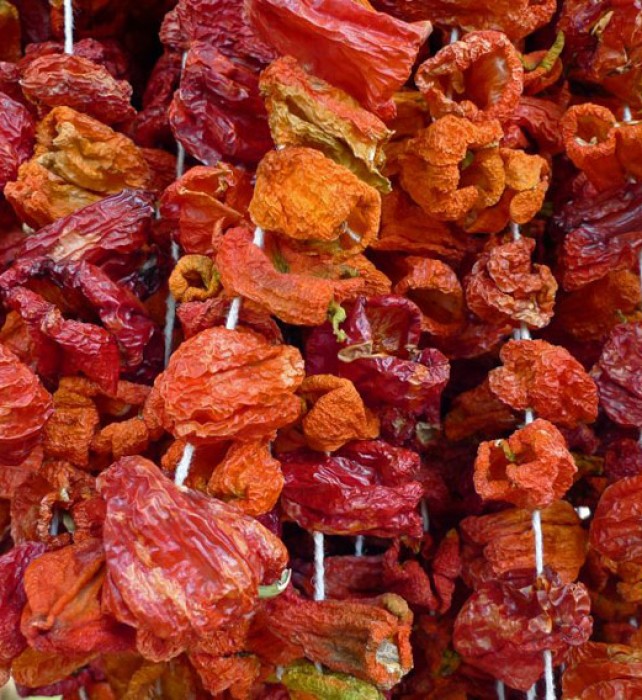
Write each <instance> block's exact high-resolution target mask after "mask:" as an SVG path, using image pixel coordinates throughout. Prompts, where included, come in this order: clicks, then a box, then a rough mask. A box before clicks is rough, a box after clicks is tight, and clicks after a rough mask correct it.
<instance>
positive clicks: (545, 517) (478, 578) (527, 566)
mask: <svg viewBox="0 0 642 700" xmlns="http://www.w3.org/2000/svg"><path fill="white" fill-rule="evenodd" d="M541 518H542V539H543V546H544V551H545V552H546V561H547V562H548V564H549V565H550V567H551V568H552V569H553V570H554V571H555V572H556V573H557V574H558V575H559V576H560V578H561V580H562V582H563V583H571V582H572V581H574V580H575V579H576V578H577V577H578V573H579V571H580V569H581V567H582V566H583V565H584V563H585V561H586V554H587V549H588V536H587V533H586V531H585V530H583V529H582V526H581V521H580V519H579V517H578V515H577V513H576V512H575V511H574V510H573V507H572V506H571V504H570V503H567V502H565V501H556V502H555V503H553V504H552V505H550V506H549V507H547V508H544V509H543V510H542V513H541ZM459 527H460V532H461V541H462V546H461V558H462V576H463V579H464V581H465V582H466V584H467V585H469V586H470V587H471V588H475V589H476V588H477V587H478V586H479V585H481V584H482V583H483V582H484V581H494V580H498V579H500V578H501V577H502V576H506V575H508V574H509V573H510V572H511V571H514V570H517V571H521V570H534V569H535V546H534V534H533V529H532V517H531V513H530V512H529V511H527V510H521V509H517V508H509V509H507V510H502V511H499V512H498V513H490V514H488V515H471V516H469V517H467V518H464V519H463V520H462V521H461V523H460V526H459Z"/></svg>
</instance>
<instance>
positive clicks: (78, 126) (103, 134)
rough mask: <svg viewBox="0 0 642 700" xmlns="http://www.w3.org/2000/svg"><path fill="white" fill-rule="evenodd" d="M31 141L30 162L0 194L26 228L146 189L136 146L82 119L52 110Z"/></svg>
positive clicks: (146, 169) (146, 180)
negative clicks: (120, 194) (109, 197)
mask: <svg viewBox="0 0 642 700" xmlns="http://www.w3.org/2000/svg"><path fill="white" fill-rule="evenodd" d="M36 137H37V143H36V149H35V151H34V155H33V158H32V159H31V160H29V161H27V162H26V163H24V164H23V165H22V166H20V169H19V171H18V180H17V182H11V183H9V184H8V185H7V186H6V187H5V190H4V191H5V195H6V197H7V199H8V200H9V202H10V203H11V205H12V206H13V207H14V209H15V210H16V212H17V213H18V215H19V216H20V218H21V219H22V220H23V221H25V222H26V223H27V224H29V225H30V226H35V227H40V226H45V225H46V224H49V223H51V222H52V221H54V220H56V219H59V218H61V217H63V216H67V215H69V214H71V213H73V212H74V211H76V210H77V209H80V208H81V207H84V206H86V205H88V204H91V203H92V202H96V201H98V200H99V199H102V198H103V197H104V196H105V195H108V194H117V193H118V192H121V191H122V190H123V189H125V188H127V187H132V188H141V189H145V188H146V187H148V186H149V185H150V178H151V173H150V170H149V167H148V165H147V162H146V161H145V158H144V157H143V155H142V153H141V152H140V150H139V149H138V148H137V146H135V145H134V143H133V142H132V141H130V140H129V139H128V138H127V137H126V136H123V135H122V134H119V133H117V132H115V131H113V130H112V129H110V128H109V127H108V126H105V125H104V124H101V123H100V122H99V121H97V120H96V119H93V118H92V117H90V116H88V115H86V114H81V113H80V112H76V111H75V110H73V109H71V108H69V107H56V108H55V109H53V110H52V111H51V112H50V113H49V114H48V115H47V116H46V117H45V118H44V119H43V120H42V121H41V122H40V124H39V126H38V129H37V132H36Z"/></svg>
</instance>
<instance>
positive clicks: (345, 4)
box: [248, 0, 432, 117]
mask: <svg viewBox="0 0 642 700" xmlns="http://www.w3.org/2000/svg"><path fill="white" fill-rule="evenodd" d="M248 12H249V17H250V22H251V23H252V25H253V26H254V28H255V29H256V30H257V31H258V33H259V35H260V36H262V37H263V38H264V39H265V41H267V42H268V43H269V44H270V45H271V46H273V47H274V48H275V49H276V50H277V51H279V53H281V54H284V55H290V56H294V58H296V59H297V60H298V61H300V62H301V63H302V64H304V65H306V66H309V67H310V70H311V72H312V73H313V74H315V75H318V76H319V77H320V78H323V79H324V80H327V81H329V82H331V83H333V84H334V85H336V86H337V87H340V88H342V89H343V90H345V91H346V92H347V93H348V94H350V95H352V96H353V97H355V98H356V99H357V100H359V102H361V103H362V105H363V106H364V107H366V109H369V110H371V111H373V112H375V113H377V114H379V115H380V116H383V117H385V116H393V115H394V104H393V103H392V101H391V98H392V95H393V94H394V92H395V91H396V90H397V89H399V88H400V87H401V86H402V85H403V83H405V82H406V80H407V79H408V76H409V75H410V71H411V70H412V66H413V63H414V62H415V59H416V58H417V53H418V51H419V48H420V47H421V45H422V44H423V43H424V41H425V40H426V39H427V37H428V35H429V34H430V31H431V29H432V27H431V25H430V22H428V21H423V22H417V23H414V24H406V23H405V22H402V21H399V20H396V19H394V18H393V17H391V16H390V15H387V14H385V13H383V12H373V11H372V9H371V7H368V6H364V5H362V4H360V3H355V2H349V1H348V0H321V1H320V2H316V3H311V2H309V1H307V0H296V1H294V2H287V3H286V2H282V1H281V0H251V1H250V2H249V4H248Z"/></svg>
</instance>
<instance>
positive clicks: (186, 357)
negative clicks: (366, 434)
mask: <svg viewBox="0 0 642 700" xmlns="http://www.w3.org/2000/svg"><path fill="white" fill-rule="evenodd" d="M303 377H304V373H303V360H302V359H301V355H300V353H299V351H298V350H297V349H296V348H293V347H290V346H288V345H270V344H269V343H268V342H267V341H266V340H265V338H263V337H262V336H260V335H258V334H257V333H253V332H251V331H242V332H241V331H232V330H228V329H226V328H208V329H207V330H204V331H202V332H201V333H199V334H198V335H195V336H194V337H192V338H190V339H189V340H186V341H185V342H184V343H182V344H181V345H180V346H179V348H178V349H177V350H176V352H174V354H173V355H172V357H171V359H170V362H169V365H168V367H167V369H166V370H165V371H164V372H163V373H161V374H160V375H158V377H157V378H156V381H155V382H154V388H153V390H152V393H151V394H150V397H149V399H148V401H147V403H146V404H145V414H146V422H148V420H150V419H151V421H152V422H154V420H159V421H160V423H161V424H162V425H163V427H164V428H165V430H167V431H168V432H170V433H172V434H173V435H174V436H175V437H184V438H187V439H188V440H190V441H193V442H196V443H203V442H216V441H218V440H222V439H223V440H225V439H227V440H229V439H238V440H256V439H259V438H264V437H271V436H273V435H274V433H275V431H276V429H277V428H280V427H283V426H285V425H288V424H290V423H293V422H294V421H295V420H296V419H297V418H298V416H299V414H300V412H301V402H300V399H298V398H297V397H296V396H295V395H294V392H295V391H296V390H297V388H298V387H299V385H300V384H301V382H302V381H303ZM150 414H151V416H150Z"/></svg>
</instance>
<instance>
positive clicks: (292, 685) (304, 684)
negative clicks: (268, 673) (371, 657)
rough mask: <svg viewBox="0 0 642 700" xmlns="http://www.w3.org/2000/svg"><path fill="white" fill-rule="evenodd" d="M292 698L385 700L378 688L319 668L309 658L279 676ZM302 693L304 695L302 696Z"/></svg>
mask: <svg viewBox="0 0 642 700" xmlns="http://www.w3.org/2000/svg"><path fill="white" fill-rule="evenodd" d="M275 680H276V678H275ZM279 682H280V683H282V684H283V685H284V686H285V687H286V688H287V689H288V692H289V693H290V697H291V698H293V699H294V700H296V699H297V698H299V697H301V700H303V698H309V697H313V698H316V700H384V698H385V696H384V695H383V694H382V693H381V691H379V689H378V688H377V687H376V686H374V685H371V684H370V683H367V682H366V681H362V680H360V679H358V678H355V677H354V676H349V675H348V674H346V673H332V672H329V671H328V670H323V671H320V670H318V669H317V667H316V666H315V665H314V664H311V663H309V662H308V661H300V662H297V663H294V664H292V665H291V666H288V667H287V668H285V669H284V670H283V673H282V675H281V676H280V678H279ZM299 693H300V694H301V695H300V696H299Z"/></svg>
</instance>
